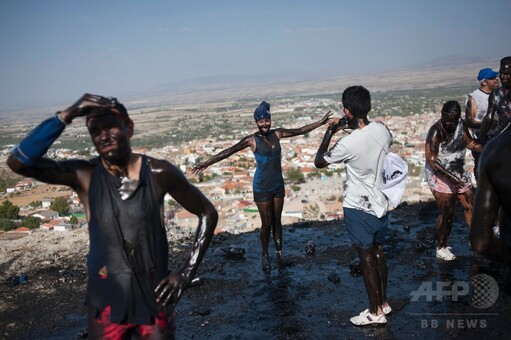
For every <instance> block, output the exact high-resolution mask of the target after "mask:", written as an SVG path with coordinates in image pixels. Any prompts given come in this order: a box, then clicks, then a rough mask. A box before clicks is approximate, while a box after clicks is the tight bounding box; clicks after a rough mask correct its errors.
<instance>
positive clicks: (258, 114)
mask: <svg viewBox="0 0 511 340" xmlns="http://www.w3.org/2000/svg"><path fill="white" fill-rule="evenodd" d="M263 118H268V119H271V115H270V104H269V103H267V102H265V101H262V102H261V104H259V106H258V107H257V108H256V109H255V111H254V119H255V121H256V122H257V121H258V120H259V119H263Z"/></svg>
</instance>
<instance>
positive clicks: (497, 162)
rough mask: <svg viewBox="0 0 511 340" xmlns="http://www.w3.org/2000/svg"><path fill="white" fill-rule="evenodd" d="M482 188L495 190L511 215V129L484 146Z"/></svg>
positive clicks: (500, 201)
mask: <svg viewBox="0 0 511 340" xmlns="http://www.w3.org/2000/svg"><path fill="white" fill-rule="evenodd" d="M480 166H481V168H480V171H481V180H482V181H484V183H481V184H480V188H479V189H480V190H484V191H489V190H492V191H495V193H496V194H497V196H498V198H499V203H500V205H501V206H502V208H503V209H504V211H506V213H507V215H508V216H511V178H510V177H509V169H511V131H509V130H508V131H506V132H503V133H502V134H500V135H499V136H497V137H495V138H493V139H492V140H491V141H490V142H489V143H488V144H487V145H486V146H485V148H484V150H483V153H482V155H481V165H480Z"/></svg>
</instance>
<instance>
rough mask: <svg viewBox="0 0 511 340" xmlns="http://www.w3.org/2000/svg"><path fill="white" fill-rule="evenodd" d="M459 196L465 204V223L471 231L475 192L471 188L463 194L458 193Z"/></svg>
mask: <svg viewBox="0 0 511 340" xmlns="http://www.w3.org/2000/svg"><path fill="white" fill-rule="evenodd" d="M457 198H458V200H459V201H460V203H461V205H462V206H463V210H464V215H465V223H467V226H468V230H469V231H470V225H471V223H472V201H473V198H474V192H473V190H472V189H470V190H469V191H467V192H464V193H463V194H458V195H457Z"/></svg>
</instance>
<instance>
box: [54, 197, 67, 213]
mask: <svg viewBox="0 0 511 340" xmlns="http://www.w3.org/2000/svg"><path fill="white" fill-rule="evenodd" d="M50 208H51V209H52V210H55V211H56V212H58V213H59V214H67V213H69V204H68V203H67V200H66V199H65V198H64V197H62V196H59V197H56V198H55V199H54V200H53V202H52V203H51V205H50Z"/></svg>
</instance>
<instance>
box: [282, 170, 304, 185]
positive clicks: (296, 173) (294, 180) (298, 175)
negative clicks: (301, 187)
mask: <svg viewBox="0 0 511 340" xmlns="http://www.w3.org/2000/svg"><path fill="white" fill-rule="evenodd" d="M286 178H287V180H288V181H289V182H290V183H291V184H300V183H305V177H304V176H303V173H302V172H301V171H300V170H299V169H295V168H291V169H289V170H288V171H287V172H286Z"/></svg>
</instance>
